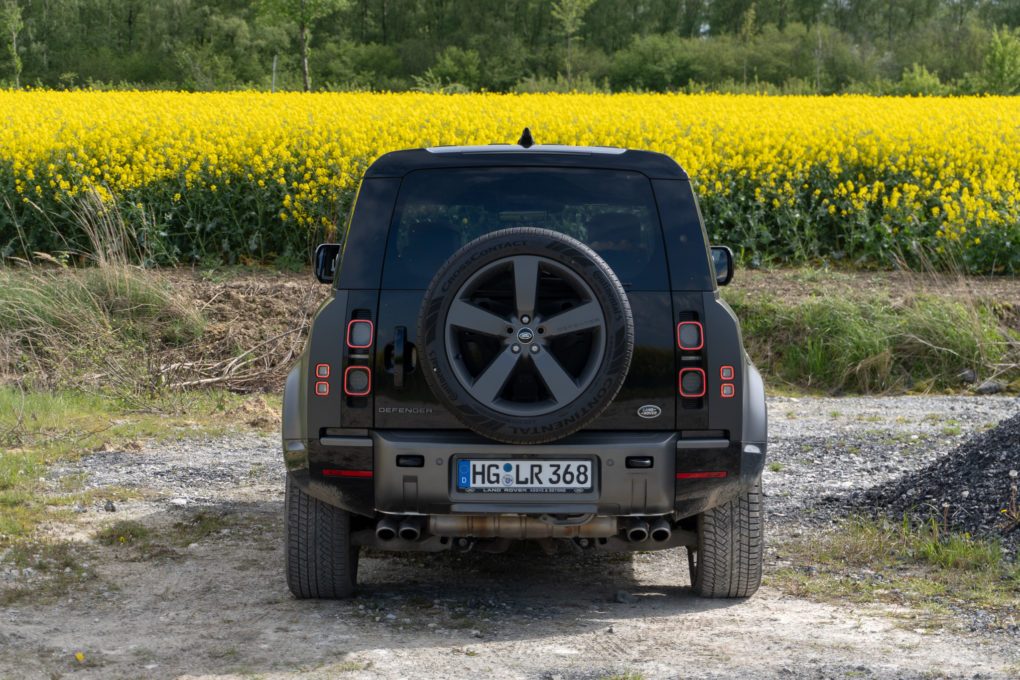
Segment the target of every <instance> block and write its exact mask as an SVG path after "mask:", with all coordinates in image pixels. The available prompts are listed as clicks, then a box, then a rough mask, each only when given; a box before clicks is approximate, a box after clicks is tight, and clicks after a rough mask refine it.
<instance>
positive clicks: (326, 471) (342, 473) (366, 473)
mask: <svg viewBox="0 0 1020 680" xmlns="http://www.w3.org/2000/svg"><path fill="white" fill-rule="evenodd" d="M322 474H323V475H324V476H326V477H361V478H366V477H371V476H372V471H371V470H337V469H335V468H323V470H322Z"/></svg>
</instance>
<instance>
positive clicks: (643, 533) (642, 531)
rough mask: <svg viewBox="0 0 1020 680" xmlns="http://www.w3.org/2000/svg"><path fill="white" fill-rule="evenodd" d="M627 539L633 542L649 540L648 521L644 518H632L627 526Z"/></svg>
mask: <svg viewBox="0 0 1020 680" xmlns="http://www.w3.org/2000/svg"><path fill="white" fill-rule="evenodd" d="M627 540H628V541H630V542H631V543H640V542H642V541H646V540H648V522H646V521H645V520H643V519H635V520H632V521H631V523H630V525H629V526H628V527H627Z"/></svg>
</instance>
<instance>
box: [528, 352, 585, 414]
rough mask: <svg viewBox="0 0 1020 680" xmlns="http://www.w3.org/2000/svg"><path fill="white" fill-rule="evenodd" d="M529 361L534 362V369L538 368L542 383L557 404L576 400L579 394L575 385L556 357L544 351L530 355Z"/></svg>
mask: <svg viewBox="0 0 1020 680" xmlns="http://www.w3.org/2000/svg"><path fill="white" fill-rule="evenodd" d="M531 359H532V361H534V362H535V367H536V368H538V374H539V375H540V376H541V377H542V382H544V383H545V386H546V387H547V388H548V389H549V392H551V393H552V396H553V399H555V400H556V403H557V404H560V405H562V404H567V403H569V402H571V401H573V400H574V399H576V398H577V395H578V394H579V393H580V390H579V389H578V388H577V383H575V382H574V379H573V378H571V377H570V375H569V374H568V373H567V372H566V371H564V370H563V367H562V366H560V362H559V361H557V360H556V357H554V356H553V355H552V354H551V353H550V352H547V351H546V352H539V353H537V354H532V355H531Z"/></svg>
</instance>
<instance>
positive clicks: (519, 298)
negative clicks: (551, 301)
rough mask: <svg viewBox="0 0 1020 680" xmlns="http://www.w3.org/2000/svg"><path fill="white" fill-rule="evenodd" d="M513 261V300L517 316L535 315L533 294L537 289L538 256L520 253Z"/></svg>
mask: <svg viewBox="0 0 1020 680" xmlns="http://www.w3.org/2000/svg"><path fill="white" fill-rule="evenodd" d="M513 262H514V300H515V302H516V304H517V317H518V318H520V317H522V316H530V317H534V316H535V296H536V292H537V290H538V258H537V257H528V256H526V255H522V256H519V257H515V258H514V259H513Z"/></svg>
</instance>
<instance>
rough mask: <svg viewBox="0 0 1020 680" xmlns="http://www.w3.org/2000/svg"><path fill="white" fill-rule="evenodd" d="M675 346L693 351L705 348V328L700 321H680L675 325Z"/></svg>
mask: <svg viewBox="0 0 1020 680" xmlns="http://www.w3.org/2000/svg"><path fill="white" fill-rule="evenodd" d="M676 346H677V347H679V348H680V349H682V350H687V351H695V350H699V349H701V348H702V347H704V346H705V328H704V326H702V325H701V322H700V321H681V322H680V323H678V324H677V325H676Z"/></svg>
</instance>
